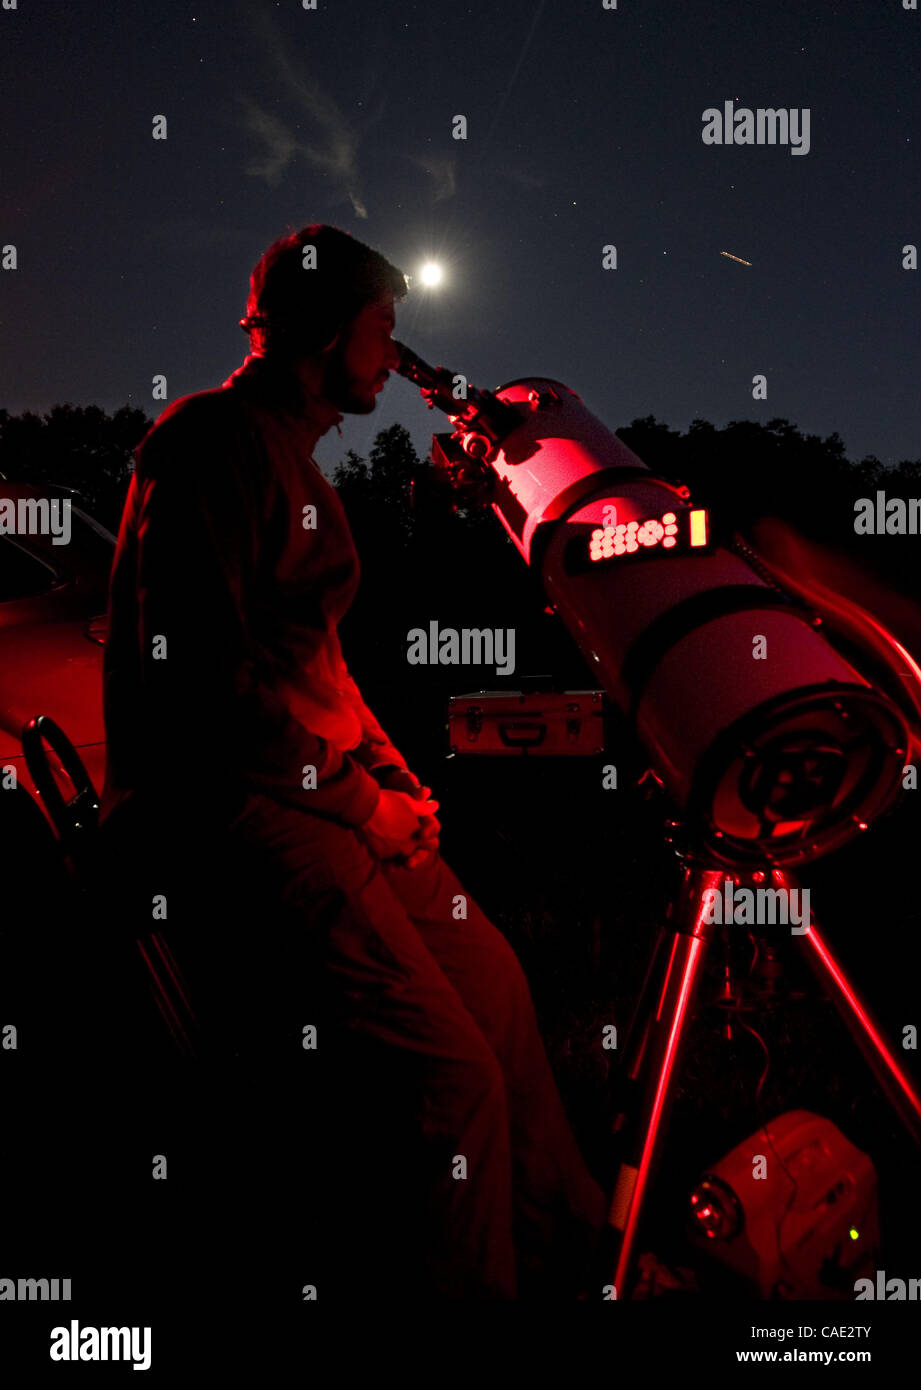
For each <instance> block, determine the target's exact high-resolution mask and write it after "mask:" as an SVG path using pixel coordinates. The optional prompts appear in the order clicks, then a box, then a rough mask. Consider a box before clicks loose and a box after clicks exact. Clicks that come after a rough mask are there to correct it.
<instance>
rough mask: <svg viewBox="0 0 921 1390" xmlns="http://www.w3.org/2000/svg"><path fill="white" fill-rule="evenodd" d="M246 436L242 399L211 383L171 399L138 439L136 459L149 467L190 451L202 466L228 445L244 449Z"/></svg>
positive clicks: (244, 410) (233, 392) (187, 455)
mask: <svg viewBox="0 0 921 1390" xmlns="http://www.w3.org/2000/svg"><path fill="white" fill-rule="evenodd" d="M247 436H248V430H247V414H246V406H245V402H244V401H242V400H241V399H240V398H239V396H238V394H237V392H235V391H230V390H228V389H227V388H226V387H223V386H215V387H212V388H210V389H208V390H206V391H195V392H192V393H191V394H190V395H187V396H181V397H180V398H179V399H178V400H175V401H173V402H171V403H170V405H168V406H167V407H166V409H165V410H164V411H163V413H162V414H161V415H159V416H158V418H157V420H156V421H155V422H154V424H153V425H152V426H151V428H150V429H149V430H148V431H147V433H146V435H145V436H144V438H143V439H142V440H141V442H140V444H139V446H138V451H137V456H136V457H137V462H138V464H139V466H141V465H143V466H146V467H148V468H152V467H154V466H157V465H158V464H159V462H160V460H168V459H170V458H175V457H177V456H180V455H181V456H183V457H184V458H188V457H189V455H192V456H193V457H194V458H195V459H196V461H198V462H200V464H201V466H203V467H204V466H206V464H207V459H208V458H209V457H211V458H218V457H220V456H221V455H223V456H224V457H225V458H226V453H227V449H228V446H230V445H235V446H237V447H238V448H239V447H242V448H243V449H244V450H245V448H246V441H247Z"/></svg>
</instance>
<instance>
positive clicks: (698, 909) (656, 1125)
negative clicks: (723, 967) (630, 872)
mask: <svg viewBox="0 0 921 1390" xmlns="http://www.w3.org/2000/svg"><path fill="white" fill-rule="evenodd" d="M723 877H724V875H723V874H721V873H719V872H717V871H714V870H697V869H687V868H686V869H685V872H684V883H683V885H682V896H681V900H680V904H679V915H680V917H681V925H679V926H678V927H676V929H675V933H674V937H673V939H672V944H671V951H670V955H669V959H668V963H667V965H666V968H665V977H664V981H663V984H662V988H661V991H660V993H659V997H658V1001H657V1002H656V1004H655V1008H654V1016H653V1017H651V1019H650V1021H649V1026H648V1028H647V1029H645V1030H642V1033H641V1036H642V1039H643V1044H642V1045H643V1049H644V1053H645V1055H644V1057H643V1059H642V1070H643V1072H644V1073H645V1084H644V1087H643V1094H642V1100H641V1102H640V1107H639V1113H638V1118H637V1122H636V1125H635V1126H634V1127H633V1132H632V1137H631V1140H630V1147H629V1149H628V1151H627V1153H626V1155H625V1158H624V1161H623V1162H622V1163H621V1165H620V1169H619V1171H618V1174H617V1180H616V1183H615V1185H614V1193H613V1196H612V1198H611V1208H610V1213H609V1217H608V1221H609V1226H610V1231H611V1239H612V1243H613V1250H614V1254H613V1255H612V1263H613V1262H614V1261H615V1260H616V1264H615V1265H614V1276H613V1283H614V1289H615V1293H614V1297H615V1298H616V1297H622V1296H623V1295H624V1293H625V1292H626V1288H627V1279H628V1277H629V1274H630V1268H631V1263H632V1258H633V1247H634V1244H635V1241H636V1235H637V1230H638V1226H639V1220H640V1213H641V1211H642V1206H643V1200H644V1197H645V1195H646V1189H647V1186H648V1183H649V1178H650V1174H651V1171H652V1164H653V1160H654V1157H655V1154H656V1149H657V1144H658V1139H659V1136H660V1133H661V1132H662V1130H663V1129H664V1124H665V1118H666V1113H667V1105H668V1098H669V1088H670V1085H671V1081H672V1078H673V1075H674V1070H675V1064H676V1062H677V1059H678V1054H679V1050H680V1045H681V1039H682V1033H683V1030H684V1025H685V1023H686V1022H687V1019H688V1015H689V1011H690V1006H691V1003H692V1000H693V997H694V990H695V987H696V984H697V981H698V978H699V975H700V966H701V963H702V961H703V957H704V951H705V947H706V946H707V944H708V942H709V939H710V935H711V933H712V927H711V925H709V924H708V923H706V922H704V920H703V917H704V912H703V905H702V895H703V892H704V891H705V890H706V889H711V890H713V891H715V892H717V893H718V892H719V885H720V883H721V881H722V879H723Z"/></svg>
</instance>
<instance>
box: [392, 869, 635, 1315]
mask: <svg viewBox="0 0 921 1390" xmlns="http://www.w3.org/2000/svg"><path fill="white" fill-rule="evenodd" d="M383 868H384V872H385V875H386V878H387V881H388V883H389V884H390V887H391V888H392V890H393V892H394V893H395V894H396V896H397V897H398V898H399V899H400V901H401V902H402V904H403V906H404V907H405V909H406V912H407V913H408V915H409V916H410V918H411V919H412V921H413V924H414V925H415V927H416V928H417V930H418V932H419V935H420V936H421V938H422V940H423V941H424V942H425V945H426V946H427V947H428V949H429V951H430V952H431V953H432V955H433V956H434V958H435V959H436V960H437V962H438V964H439V966H440V967H441V969H442V971H443V972H444V974H445V975H446V976H447V978H448V979H449V980H450V981H451V983H452V985H453V986H454V988H455V990H456V991H457V993H458V994H459V995H460V997H461V999H462V1000H463V1001H464V1004H465V1005H466V1006H467V1008H468V1010H469V1011H470V1013H471V1014H472V1016H473V1017H474V1018H475V1019H476V1021H477V1023H478V1024H479V1027H480V1029H481V1030H482V1032H483V1035H484V1036H485V1037H486V1039H487V1041H488V1042H489V1044H490V1046H491V1047H492V1049H493V1051H494V1052H495V1054H496V1056H497V1057H498V1059H499V1062H500V1065H501V1067H502V1072H503V1076H504V1078H505V1087H506V1092H507V1095H508V1105H509V1120H510V1132H511V1144H512V1165H513V1168H512V1172H513V1198H514V1204H515V1227H514V1229H515V1237H516V1245H517V1249H518V1253H519V1272H520V1273H524V1272H525V1271H527V1270H530V1272H531V1273H532V1274H533V1275H534V1276H535V1278H534V1281H533V1287H534V1288H535V1289H537V1288H540V1286H541V1283H542V1277H541V1276H547V1282H546V1288H547V1291H548V1292H549V1291H550V1289H551V1288H552V1287H553V1284H554V1281H556V1283H557V1286H558V1287H560V1288H566V1287H567V1285H568V1286H569V1287H572V1285H573V1283H577V1282H578V1279H579V1276H580V1274H583V1273H585V1272H586V1265H587V1263H588V1261H589V1259H590V1257H591V1253H592V1251H593V1249H594V1247H595V1245H596V1243H597V1239H598V1235H599V1232H600V1230H601V1228H602V1226H603V1224H604V1221H605V1219H606V1215H607V1208H608V1202H607V1199H606V1198H605V1195H604V1192H603V1191H602V1189H601V1188H600V1187H599V1185H598V1183H597V1182H596V1181H595V1180H594V1178H593V1177H592V1176H591V1174H590V1173H589V1171H588V1169H587V1167H586V1165H585V1161H584V1159H583V1158H582V1155H581V1153H580V1152H579V1149H578V1146H577V1144H576V1141H575V1138H574V1136H573V1133H572V1130H571V1128H570V1125H569V1121H568V1119H567V1117H566V1114H565V1111H564V1109H563V1105H562V1102H561V1100H560V1095H559V1092H558V1090H557V1086H556V1082H555V1080H554V1077H553V1073H552V1071H551V1068H550V1064H549V1061H548V1059H547V1054H546V1050H545V1048H544V1045H543V1041H542V1040H541V1037H540V1032H539V1029H538V1024H537V1019H536V1017H535V1013H534V1005H533V1002H532V999H531V993H530V989H529V987H528V983H527V979H526V977H525V975H524V972H523V971H522V969H521V965H520V963H519V961H518V958H517V956H516V955H515V953H514V951H513V950H512V948H511V946H509V944H508V942H507V941H506V939H505V937H504V936H503V935H502V934H501V932H499V931H498V930H497V929H496V927H494V926H493V924H492V923H491V922H490V921H489V920H488V918H487V917H486V916H485V915H484V913H483V912H482V910H481V909H480V907H479V906H478V905H477V903H476V902H475V900H474V899H473V898H472V897H471V896H470V894H469V893H467V892H466V890H465V889H464V888H463V886H462V885H461V883H460V882H459V881H458V879H457V877H456V875H455V874H454V873H453V872H452V870H451V869H450V868H449V867H448V865H447V864H445V863H444V861H443V860H442V859H441V858H440V856H437V855H436V856H434V857H433V858H432V859H431V860H429V861H427V863H426V864H424V865H422V866H420V867H418V868H415V869H406V868H404V867H401V866H399V865H398V864H397V863H395V862H392V863H388V864H385V865H384V866H383Z"/></svg>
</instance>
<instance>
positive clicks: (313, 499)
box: [103, 225, 606, 1299]
mask: <svg viewBox="0 0 921 1390" xmlns="http://www.w3.org/2000/svg"><path fill="white" fill-rule="evenodd" d="M405 291H406V282H405V278H404V276H403V275H402V274H401V272H400V271H399V270H397V269H396V268H395V267H394V266H392V265H390V264H389V262H387V261H386V260H385V259H384V258H383V257H382V256H381V255H379V254H378V253H377V252H375V251H373V250H371V249H370V248H368V247H366V246H364V245H362V244H361V243H360V242H358V241H356V240H355V239H353V238H352V237H351V236H349V235H348V234H347V233H345V232H342V231H340V230H338V229H337V228H334V227H328V226H323V225H311V226H307V227H304V228H302V229H301V230H300V231H298V232H295V233H293V234H291V235H288V236H286V237H284V238H282V239H281V240H280V241H278V242H276V243H275V244H274V245H273V246H272V247H270V248H269V250H268V251H267V252H266V253H265V255H264V256H263V257H262V259H261V260H260V261H259V263H258V264H257V266H256V268H255V269H254V271H253V274H252V277H251V288H250V296H249V302H248V305H247V317H246V318H245V319H244V320H242V321H241V323H242V326H243V327H245V328H246V329H247V331H248V332H249V334H250V347H251V351H250V353H249V355H248V356H247V357H246V359H245V361H244V363H243V365H242V366H241V367H240V368H239V369H238V370H237V371H235V372H234V373H233V375H232V376H231V377H230V378H229V379H228V380H227V381H225V382H224V384H223V386H222V387H220V388H218V389H214V390H210V391H203V392H200V393H198V394H196V395H191V396H187V397H185V398H184V399H182V400H179V401H177V402H176V403H175V404H173V405H171V406H170V407H169V408H168V409H167V410H166V411H165V412H164V413H163V415H161V417H160V419H159V420H158V421H157V423H156V424H155V426H154V427H153V429H152V430H151V431H150V432H149V433H148V435H147V436H146V438H145V439H144V440H143V441H142V443H141V444H140V445H139V447H138V450H137V452H136V469H135V472H134V476H133V478H132V482H131V486H130V490H129V494H128V498H127V501H126V505H125V511H124V515H123V518H122V523H121V529H120V533H119V539H118V549H117V553H116V559H115V564H114V568H113V573H112V582H111V598H110V612H109V637H108V643H107V648H106V658H105V716H106V728H107V738H108V755H109V765H108V772H107V781H106V787H105V791H104V796H103V821H104V825H105V826H107V827H108V828H109V832H110V835H111V834H114V833H115V832H117V831H119V829H120V834H121V838H120V841H119V843H120V844H121V845H122V846H123V847H124V848H125V854H126V856H127V858H126V859H125V864H126V865H127V864H128V863H130V864H132V865H135V864H136V862H137V853H138V849H139V846H141V845H143V844H147V845H150V844H151V843H153V842H154V841H155V842H156V845H157V850H156V855H155V856H154V867H153V870H152V871H151V869H150V864H149V863H148V867H147V870H146V871H142V870H141V869H138V870H137V872H138V873H141V872H147V873H148V875H149V874H150V873H151V872H152V873H153V877H148V879H147V880H145V882H146V883H147V884H148V885H149V886H152V887H154V888H156V882H155V880H156V878H157V874H158V873H165V867H164V866H165V862H166V860H167V859H169V861H170V863H180V864H181V865H182V871H181V872H177V873H176V874H175V875H174V877H173V878H172V879H170V880H169V881H170V883H171V884H172V885H173V889H172V892H173V896H174V898H178V900H179V906H180V907H181V906H182V904H183V901H184V900H185V898H186V895H187V894H190V893H191V892H192V891H193V890H192V888H191V887H189V886H188V884H189V882H190V880H191V879H193V878H194V877H195V874H196V864H197V865H198V866H199V868H198V876H199V880H200V879H201V876H202V870H201V865H202V864H203V863H204V862H205V849H204V846H206V845H207V846H212V845H213V844H217V843H219V844H220V845H221V846H222V852H223V853H224V856H225V857H224V859H223V860H222V861H220V862H222V863H223V864H225V865H227V864H232V865H234V866H236V867H240V868H243V867H245V868H246V870H247V873H248V874H249V875H250V881H253V882H256V883H258V885H259V895H260V896H259V902H260V904H261V905H262V908H263V909H264V907H265V905H266V904H271V905H272V906H273V908H275V909H278V911H279V913H280V914H281V915H280V916H276V917H275V919H274V920H275V927H274V931H275V932H276V933H279V931H280V924H283V931H284V933H286V937H285V939H286V940H290V941H295V940H303V941H307V942H309V943H310V950H311V951H312V952H313V955H312V956H311V960H312V962H313V967H314V969H315V974H314V981H315V983H316V982H317V981H318V982H319V992H320V994H321V995H322V1000H323V1009H324V1011H325V1012H324V1014H323V1017H324V1018H327V1019H328V1020H329V1026H330V1031H329V1033H328V1034H325V1035H323V1036H322V1039H321V1043H320V1046H321V1047H322V1046H323V1045H324V1044H325V1045H327V1046H330V1045H331V1044H330V1043H329V1041H328V1040H329V1039H330V1038H332V1039H336V1040H337V1042H336V1043H335V1046H336V1047H338V1046H340V1043H341V1044H342V1056H343V1057H344V1056H345V1055H346V1053H348V1055H349V1057H350V1058H351V1065H352V1070H351V1072H345V1071H344V1072H343V1082H342V1084H343V1085H345V1084H346V1078H347V1076H349V1075H350V1076H352V1077H357V1076H358V1075H359V1073H360V1072H361V1071H362V1068H363V1067H364V1066H365V1064H367V1066H368V1068H370V1071H369V1073H368V1074H372V1073H373V1075H374V1076H375V1077H380V1078H384V1079H385V1080H386V1085H387V1086H388V1087H389V1088H390V1094H392V1096H393V1097H394V1101H395V1104H394V1110H393V1114H394V1115H397V1114H403V1113H404V1111H405V1112H406V1116H407V1119H406V1125H407V1127H408V1128H409V1129H410V1130H411V1131H412V1134H413V1143H414V1144H415V1145H416V1148H415V1149H414V1150H413V1152H414V1153H415V1154H416V1157H415V1159H414V1160H413V1161H414V1162H416V1163H417V1165H418V1166H417V1168H414V1169H413V1171H414V1173H415V1172H418V1174H419V1182H420V1184H421V1187H420V1188H419V1190H418V1191H417V1193H416V1196H417V1199H418V1204H419V1210H420V1212H421V1213H422V1222H421V1232H422V1235H421V1239H422V1242H423V1249H422V1251H421V1255H420V1265H421V1269H422V1274H423V1278H424V1281H425V1287H426V1288H427V1289H428V1291H429V1292H430V1293H431V1294H432V1295H433V1296H434V1297H436V1298H454V1299H513V1298H516V1297H523V1298H527V1297H556V1296H565V1295H567V1294H571V1293H573V1292H575V1291H576V1289H577V1287H578V1285H579V1280H580V1278H581V1277H582V1276H583V1274H584V1272H585V1265H586V1262H587V1260H588V1258H589V1256H590V1253H591V1251H592V1250H593V1247H594V1246H595V1243H596V1240H597V1237H598V1233H599V1230H600V1228H601V1226H602V1223H603V1220H604V1215H605V1207H606V1203H605V1200H604V1196H603V1193H602V1191H601V1189H600V1188H599V1187H598V1185H597V1184H596V1183H595V1181H594V1180H593V1178H592V1177H591V1176H590V1174H589V1172H588V1171H587V1169H586V1166H585V1164H584V1162H583V1159H582V1157H581V1155H580V1153H579V1151H578V1148H577V1146H576V1143H575V1140H574V1138H573V1135H572V1133H571V1131H570V1127H569V1124H568V1121H567V1118H566V1115H565V1113H564V1110H563V1107H562V1104H561V1102H560V1098H559V1095H558V1092H557V1089H556V1086H555V1083H554V1079H553V1076H552V1074H551V1070H550V1067H549V1064H548V1061H547V1057H546V1053H545V1050H544V1047H543V1043H542V1041H541V1038H540V1035H539V1032H538V1026H537V1021H536V1018H535V1014H534V1008H533V1004H532V1001H531V996H530V992H529V988H528V984H527V981H526V980H525V977H524V975H523V973H522V970H521V967H520V965H519V962H518V960H517V958H516V956H515V955H514V953H513V951H512V950H511V948H510V947H509V945H508V944H507V942H506V941H505V939H504V937H503V936H502V935H501V934H500V933H499V932H498V931H497V930H496V928H495V927H494V926H493V925H492V924H491V923H490V922H489V921H488V920H487V918H486V917H485V916H484V914H483V913H482V911H481V910H480V909H479V907H478V906H477V904H476V903H475V902H474V901H473V899H472V898H471V897H470V895H469V894H467V893H466V892H465V891H464V889H463V887H462V885H461V884H460V883H459V882H458V880H457V878H456V877H455V875H454V874H453V873H452V871H451V870H450V868H448V866H447V865H446V864H445V863H444V861H443V860H442V858H441V855H440V852H439V839H438V835H439V826H438V820H437V817H436V814H435V813H436V811H437V809H438V803H437V802H435V801H432V800H431V797H430V789H429V788H427V787H422V786H421V784H420V783H419V780H418V779H417V778H416V777H415V776H414V775H413V774H412V773H411V772H410V770H409V768H408V767H407V764H406V761H405V759H404V758H403V756H402V755H401V754H400V752H399V751H398V750H397V749H396V748H395V747H394V745H393V744H392V743H391V741H390V739H389V738H388V736H387V734H386V733H385V732H384V730H383V729H382V728H381V726H380V724H379V723H378V722H377V720H376V719H375V717H374V715H373V714H372V712H371V710H370V709H369V708H368V706H367V705H366V704H365V702H364V700H363V698H362V695H361V693H360V691H359V689H358V687H357V685H356V684H355V682H354V680H353V679H352V678H351V676H350V675H349V672H348V669H347V667H346V664H345V661H344V659H343V655H342V651H341V648H340V645H339V639H338V635H337V625H338V624H339V622H340V620H341V619H342V617H343V615H344V614H345V613H346V611H347V609H348V608H349V605H350V604H351V602H352V599H353V596H354V594H355V591H356V588H357V585H358V577H359V568H358V561H357V556H356V554H355V548H354V545H353V542H352V537H351V534H350V531H349V527H348V524H347V521H346V517H345V514H344V512H343V508H342V505H341V503H340V501H339V498H338V496H337V493H336V491H335V490H334V488H333V487H331V485H330V484H329V482H328V481H327V480H326V478H325V477H324V476H323V474H322V473H321V471H320V469H319V467H318V466H317V464H316V463H315V462H314V459H313V451H314V449H315V446H316V443H317V440H318V439H319V438H320V437H321V436H322V435H323V434H325V433H326V431H327V430H329V428H330V427H331V426H332V425H336V426H338V425H339V423H340V421H341V420H342V417H343V414H367V413H369V412H370V411H373V410H374V408H375V402H376V397H377V395H378V393H379V392H380V390H381V389H382V387H383V385H384V383H385V381H386V380H387V376H388V374H389V372H390V370H391V369H392V368H393V367H394V366H396V364H397V362H398V352H397V348H396V346H395V344H394V342H393V338H392V332H393V328H394V322H395V321H394V301H395V299H399V298H400V297H402V296H403V295H404V294H405ZM151 837H153V840H151ZM228 847H229V849H228ZM132 855H133V856H134V857H133V858H132ZM215 862H216V861H215ZM131 872H132V873H133V872H134V869H133V868H132V870H131ZM164 881H165V880H164ZM199 891H201V890H199ZM207 891H208V890H207V888H206V890H205V895H206V897H207ZM190 900H191V899H190ZM146 901H147V902H149V901H150V899H149V898H147V899H146ZM196 901H199V900H196ZM204 910H207V903H206V906H205V909H204ZM275 939H276V940H278V939H280V937H279V936H277V937H276V938H275ZM263 948H264V949H265V950H266V951H271V949H272V946H271V944H270V943H269V942H268V941H267V940H263V941H262V942H260V943H259V945H258V946H255V947H252V948H251V950H252V951H253V952H254V953H255V952H259V951H261V950H262V949H263ZM296 985H297V981H295V997H296ZM280 997H281V996H279V998H280ZM295 1007H296V1006H295V1005H294V1004H293V1003H292V1005H291V1008H292V1009H294V1008H295ZM286 1009H287V1006H286V1005H281V1004H279V1005H278V1012H279V1013H280V1014H281V1015H283V1017H282V1022H281V1026H282V1032H284V1025H285V1024H286V1023H290V1024H291V1027H292V1029H293V1031H294V1032H296V1033H298V1034H299V1032H300V1027H301V1024H302V1022H303V1018H302V1012H303V1010H302V1009H301V1008H298V1009H297V1012H296V1013H293V1014H292V1015H291V1016H290V1017H289V1016H288V1014H287V1013H286ZM320 1031H321V1035H322V1034H323V1030H322V1028H321V1030H320ZM346 1043H347V1044H348V1046H347V1047H346V1045H345V1044H346ZM404 1139H405V1134H404V1135H403V1136H402V1137H401V1134H400V1133H388V1134H383V1135H378V1136H374V1135H371V1136H368V1144H367V1158H366V1160H365V1168H364V1173H363V1174H362V1159H361V1156H360V1155H359V1157H358V1163H357V1168H358V1175H357V1182H358V1184H359V1185H362V1183H363V1184H364V1186H365V1188H366V1190H367V1191H369V1192H370V1191H371V1190H372V1189H373V1185H374V1182H375V1170H376V1167H377V1164H378V1160H379V1157H380V1150H381V1148H382V1147H387V1146H388V1145H393V1146H395V1151H397V1152H398V1153H400V1154H402V1153H403V1152H404V1150H403V1149H402V1148H401V1147H400V1145H401V1144H403V1142H404ZM409 1151H410V1150H409V1148H408V1147H407V1148H406V1150H405V1152H406V1153H407V1154H408V1153H409ZM401 1161H402V1160H401ZM408 1161H409V1160H408V1159H407V1162H408ZM360 1196H361V1194H360V1193H359V1192H356V1193H355V1199H356V1202H360ZM355 1259H356V1274H357V1272H358V1269H359V1268H361V1267H362V1264H361V1259H360V1255H359V1254H358V1252H356V1254H355ZM384 1263H386V1261H384ZM367 1272H368V1270H367V1267H366V1266H364V1273H365V1274H367ZM375 1276H376V1288H375V1297H378V1296H379V1295H380V1292H381V1290H380V1287H379V1284H378V1281H379V1280H381V1279H383V1280H384V1282H386V1280H387V1275H386V1271H385V1270H384V1269H381V1268H380V1267H378V1268H376V1269H375ZM320 1282H321V1283H322V1272H320Z"/></svg>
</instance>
